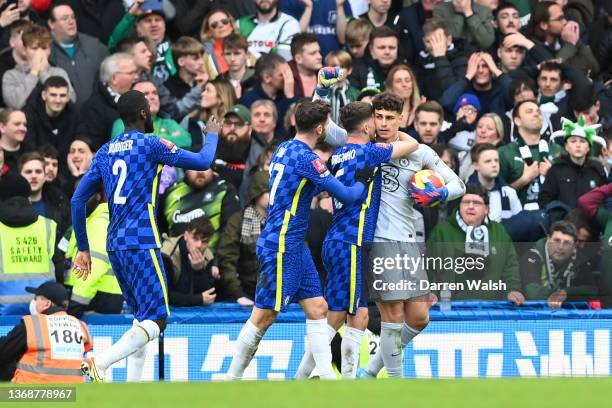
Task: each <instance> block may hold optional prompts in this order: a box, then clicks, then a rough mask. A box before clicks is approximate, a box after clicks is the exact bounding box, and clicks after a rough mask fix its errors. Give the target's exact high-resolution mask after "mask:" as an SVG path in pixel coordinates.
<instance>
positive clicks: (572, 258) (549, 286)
mask: <svg viewBox="0 0 612 408" xmlns="http://www.w3.org/2000/svg"><path fill="white" fill-rule="evenodd" d="M584 252H586V251H584ZM583 255H584V253H583V251H581V249H580V248H579V246H578V230H577V229H576V227H575V226H574V224H572V223H570V222H568V221H557V222H555V223H553V224H552V225H551V227H550V232H549V233H548V236H547V237H545V238H542V239H540V240H539V241H538V242H536V243H535V246H534V247H533V248H532V249H531V250H529V251H528V252H526V253H525V254H524V255H523V256H522V257H521V262H520V266H521V276H522V277H523V285H524V287H525V294H526V295H527V299H535V300H546V301H547V303H548V306H549V307H551V308H555V309H556V308H559V307H561V306H562V304H563V302H565V301H577V300H586V299H588V298H589V297H590V296H594V295H596V294H597V288H596V287H595V285H594V281H593V275H592V270H591V267H590V263H588V262H584V261H585V259H584V258H585V257H584V256H583Z"/></svg>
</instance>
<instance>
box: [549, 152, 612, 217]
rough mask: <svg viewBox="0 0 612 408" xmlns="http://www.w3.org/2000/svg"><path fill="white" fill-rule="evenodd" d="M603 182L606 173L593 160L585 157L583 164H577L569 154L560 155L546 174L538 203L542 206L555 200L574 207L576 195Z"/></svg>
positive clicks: (584, 192) (586, 191) (604, 182)
mask: <svg viewBox="0 0 612 408" xmlns="http://www.w3.org/2000/svg"><path fill="white" fill-rule="evenodd" d="M604 184H606V173H605V172H604V169H603V167H602V166H601V164H599V163H598V162H596V161H595V160H591V159H587V160H586V162H585V163H584V165H583V166H578V165H577V164H575V163H574V162H572V161H571V159H570V158H569V156H561V157H560V159H559V160H558V161H557V162H556V163H555V164H553V165H552V167H551V168H550V170H548V173H547V174H546V179H545V181H544V185H543V186H542V188H541V190H540V195H539V197H538V204H539V205H540V208H544V207H546V205H547V204H548V203H550V202H551V201H555V200H557V201H561V202H564V203H565V204H567V205H569V206H570V207H572V208H576V205H577V202H578V197H580V196H581V195H583V194H586V193H588V192H589V191H591V190H592V189H594V188H595V187H599V186H601V185H604Z"/></svg>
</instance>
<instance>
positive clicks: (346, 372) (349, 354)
mask: <svg viewBox="0 0 612 408" xmlns="http://www.w3.org/2000/svg"><path fill="white" fill-rule="evenodd" d="M363 334H364V332H363V330H359V329H356V328H354V327H347V328H346V332H345V333H344V336H343V337H342V344H341V346H340V350H341V352H342V370H341V371H342V378H347V379H353V378H355V375H356V374H357V367H359V354H360V352H361V340H362V339H363Z"/></svg>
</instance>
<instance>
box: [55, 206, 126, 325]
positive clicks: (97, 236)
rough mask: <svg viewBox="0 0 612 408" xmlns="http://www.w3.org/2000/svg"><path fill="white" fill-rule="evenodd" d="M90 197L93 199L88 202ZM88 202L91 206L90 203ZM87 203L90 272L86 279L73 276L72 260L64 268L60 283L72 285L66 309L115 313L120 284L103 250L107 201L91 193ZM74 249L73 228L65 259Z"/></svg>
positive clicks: (120, 298)
mask: <svg viewBox="0 0 612 408" xmlns="http://www.w3.org/2000/svg"><path fill="white" fill-rule="evenodd" d="M92 200H94V201H93V202H92ZM90 202H91V206H90ZM90 202H88V204H87V210H88V213H89V212H90V211H89V210H90V208H93V210H92V211H91V213H90V214H89V215H88V217H87V221H86V222H87V239H88V240H89V250H90V254H91V274H90V275H89V277H88V278H87V279H86V280H83V279H77V277H76V276H75V275H74V273H73V272H72V262H70V266H69V268H68V270H67V271H66V281H65V282H64V284H65V285H66V286H68V287H69V288H72V293H71V295H70V305H69V306H68V312H69V313H70V314H72V315H75V316H77V317H80V316H81V315H82V314H83V313H84V312H85V311H89V310H91V311H94V312H97V313H106V314H118V313H121V309H122V306H123V295H122V294H121V288H120V287H119V283H118V282H117V278H116V277H115V273H114V272H113V268H112V266H111V264H110V261H109V259H108V254H107V252H106V235H107V230H108V224H109V213H108V203H106V202H100V197H99V195H94V197H92V198H91V199H90ZM76 253H77V246H76V237H75V235H74V231H73V232H72V234H71V236H70V242H69V243H68V249H67V251H66V259H70V260H72V259H74V257H75V256H76Z"/></svg>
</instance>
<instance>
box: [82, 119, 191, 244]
mask: <svg viewBox="0 0 612 408" xmlns="http://www.w3.org/2000/svg"><path fill="white" fill-rule="evenodd" d="M180 156H181V150H179V149H178V148H177V147H176V146H175V145H174V144H173V143H172V142H169V141H167V140H165V139H160V138H159V137H157V136H149V135H145V134H142V133H140V132H138V131H131V132H127V133H123V134H122V135H120V136H119V137H117V138H115V139H113V140H111V141H109V142H107V143H106V144H105V145H104V146H102V147H101V148H100V150H98V152H97V153H96V155H95V157H94V159H93V162H92V164H91V168H90V169H89V172H90V173H91V176H93V177H94V179H95V180H101V181H102V182H103V183H104V190H105V191H106V196H107V197H108V207H109V211H110V224H109V227H108V238H107V244H106V246H107V250H108V251H117V250H125V249H147V248H161V242H160V240H159V231H158V229H157V223H156V214H157V202H158V200H157V196H158V181H159V175H160V173H161V170H162V167H163V165H164V164H167V165H169V166H173V165H174V164H175V163H176V162H177V161H178V159H179V158H180Z"/></svg>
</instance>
